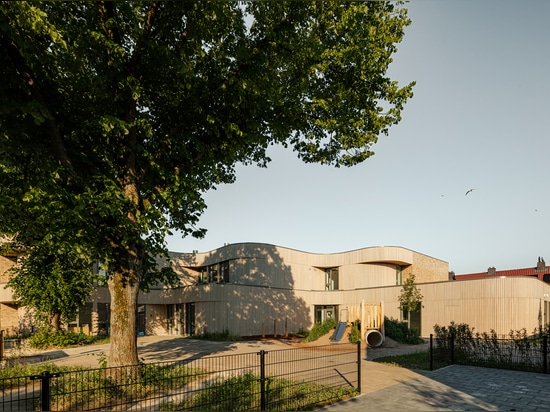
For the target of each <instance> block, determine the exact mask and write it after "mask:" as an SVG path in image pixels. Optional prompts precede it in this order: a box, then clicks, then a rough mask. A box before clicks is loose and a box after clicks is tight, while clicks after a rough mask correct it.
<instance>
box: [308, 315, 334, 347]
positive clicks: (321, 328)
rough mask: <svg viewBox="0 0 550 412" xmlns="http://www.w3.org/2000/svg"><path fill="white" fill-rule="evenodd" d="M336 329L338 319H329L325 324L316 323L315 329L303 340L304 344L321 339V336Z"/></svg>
mask: <svg viewBox="0 0 550 412" xmlns="http://www.w3.org/2000/svg"><path fill="white" fill-rule="evenodd" d="M335 327H336V319H333V318H331V319H327V320H325V321H324V322H323V323H316V324H315V325H314V326H313V329H311V331H310V332H309V333H308V335H307V336H306V337H305V338H304V339H303V340H302V342H313V341H316V340H317V339H319V338H320V337H321V336H324V335H326V334H327V333H329V332H330V331H331V330H332V329H334V328H335Z"/></svg>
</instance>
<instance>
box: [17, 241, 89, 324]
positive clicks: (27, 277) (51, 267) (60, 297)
mask: <svg viewBox="0 0 550 412" xmlns="http://www.w3.org/2000/svg"><path fill="white" fill-rule="evenodd" d="M91 267H92V260H91V259H90V256H89V255H88V254H86V253H81V252H79V251H78V250H75V249H73V248H72V247H69V248H63V245H59V246H55V247H52V245H51V244H49V243H46V244H44V245H42V246H41V247H36V248H34V249H33V250H32V251H29V253H27V254H26V255H24V256H23V257H21V258H20V259H19V260H18V265H17V266H15V267H14V268H12V270H11V271H10V272H9V273H10V274H11V275H12V277H11V278H10V280H9V282H8V286H9V287H11V288H12V290H13V296H14V298H15V299H16V300H17V301H18V303H19V304H20V305H22V306H26V307H28V308H29V309H34V313H35V317H36V320H37V321H38V322H39V323H41V324H43V325H46V324H49V325H50V326H51V327H52V329H59V327H60V322H63V321H65V322H67V321H70V320H71V319H73V318H74V316H75V314H76V312H77V310H78V308H79V307H82V306H84V305H85V303H86V298H87V297H89V296H90V294H91V292H92V290H93V282H92V280H93V277H92V276H93V275H92V271H91Z"/></svg>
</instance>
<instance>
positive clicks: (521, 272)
mask: <svg viewBox="0 0 550 412" xmlns="http://www.w3.org/2000/svg"><path fill="white" fill-rule="evenodd" d="M502 276H506V277H508V276H529V277H534V278H537V279H538V280H542V281H543V282H546V283H550V266H546V263H545V262H544V259H543V258H541V257H540V256H539V259H538V261H537V264H536V266H531V267H527V268H521V269H505V270H497V269H496V268H495V267H490V268H488V269H487V271H486V272H478V273H466V274H462V275H456V276H455V280H468V279H485V278H487V277H502Z"/></svg>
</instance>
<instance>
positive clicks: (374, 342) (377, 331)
mask: <svg viewBox="0 0 550 412" xmlns="http://www.w3.org/2000/svg"><path fill="white" fill-rule="evenodd" d="M354 322H358V324H359V325H360V332H361V339H362V340H364V341H365V342H366V343H367V344H368V345H369V346H375V347H377V346H380V345H381V344H382V343H383V342H384V336H385V335H384V304H383V302H378V303H366V302H365V301H361V303H360V304H358V305H348V306H346V307H345V308H343V309H341V310H340V323H339V324H338V326H337V328H336V333H335V335H334V336H335V338H334V340H339V339H341V338H342V336H343V335H344V331H345V329H346V328H347V327H349V326H351V324H352V323H354Z"/></svg>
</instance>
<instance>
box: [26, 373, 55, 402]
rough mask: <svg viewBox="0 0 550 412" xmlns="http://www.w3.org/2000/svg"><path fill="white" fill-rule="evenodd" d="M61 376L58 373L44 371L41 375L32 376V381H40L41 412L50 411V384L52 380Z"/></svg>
mask: <svg viewBox="0 0 550 412" xmlns="http://www.w3.org/2000/svg"><path fill="white" fill-rule="evenodd" d="M56 376H59V374H58V373H55V374H51V373H50V372H49V371H44V372H42V373H41V374H40V375H35V376H31V380H33V381H34V380H38V379H40V404H41V409H40V410H41V411H50V410H51V409H50V382H51V378H53V377H56Z"/></svg>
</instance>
